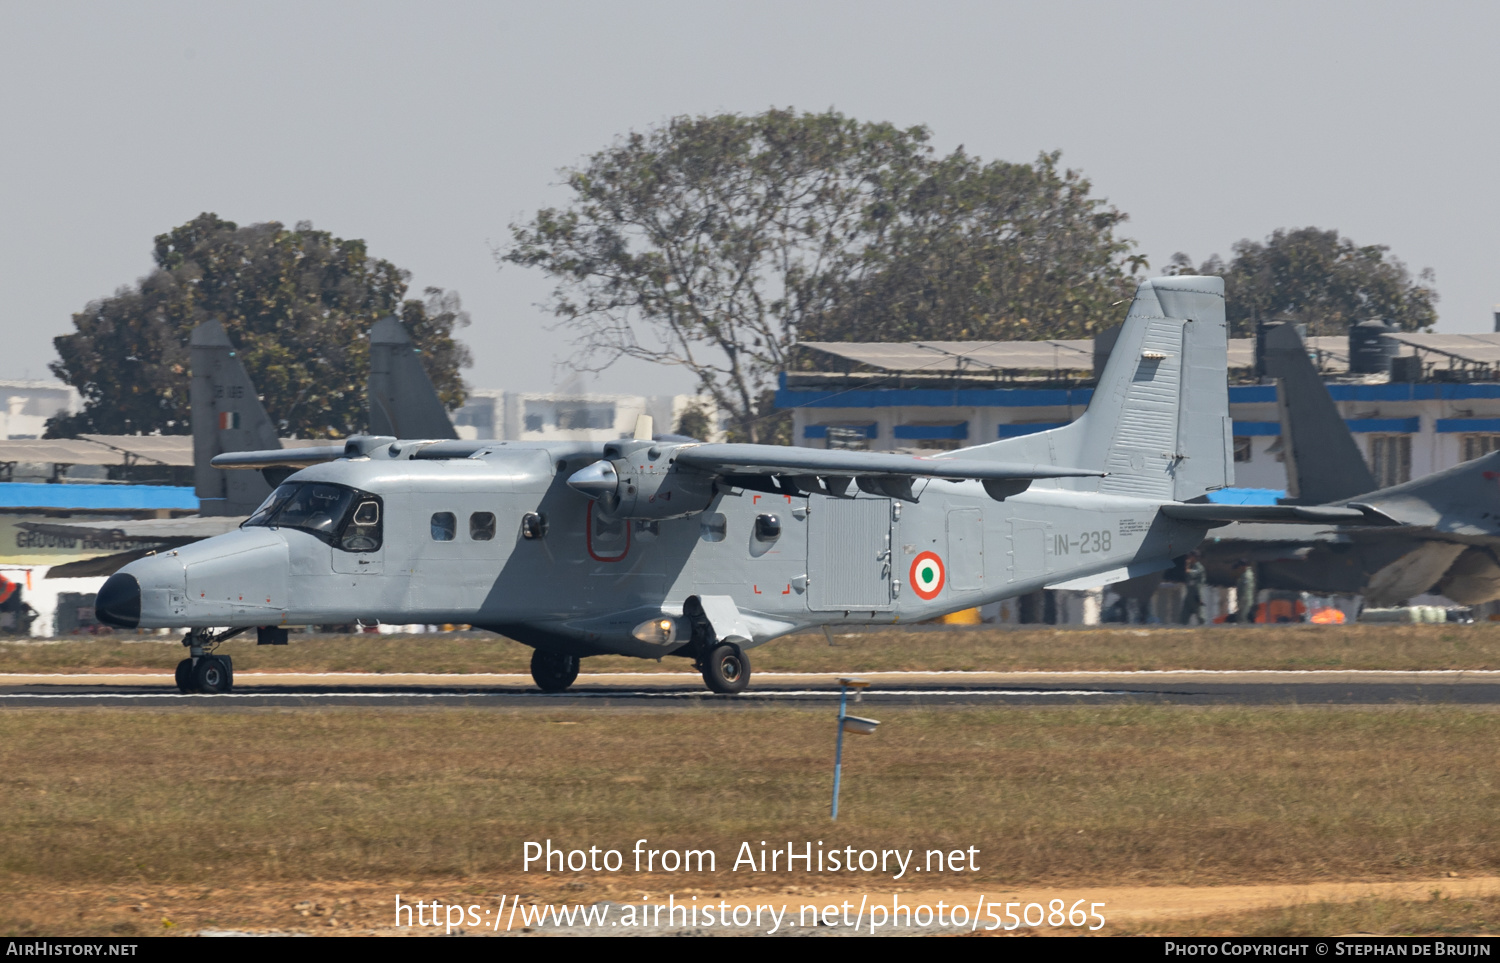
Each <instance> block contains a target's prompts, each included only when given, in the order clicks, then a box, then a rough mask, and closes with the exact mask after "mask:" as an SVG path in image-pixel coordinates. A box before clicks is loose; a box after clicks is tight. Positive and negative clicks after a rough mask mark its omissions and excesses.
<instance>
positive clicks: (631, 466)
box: [568, 441, 714, 519]
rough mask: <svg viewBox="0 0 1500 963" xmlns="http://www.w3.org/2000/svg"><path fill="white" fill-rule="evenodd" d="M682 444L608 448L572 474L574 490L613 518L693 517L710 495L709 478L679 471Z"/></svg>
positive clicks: (630, 444)
mask: <svg viewBox="0 0 1500 963" xmlns="http://www.w3.org/2000/svg"><path fill="white" fill-rule="evenodd" d="M679 447H681V446H680V445H663V444H657V443H655V442H649V441H626V442H617V443H612V444H609V445H606V446H605V448H604V454H605V457H604V458H602V459H600V460H599V461H596V462H594V463H593V464H592V465H589V466H587V467H585V468H582V469H580V470H579V471H577V472H574V473H573V475H572V476H571V477H570V478H569V479H568V485H569V487H571V488H572V489H573V490H575V491H577V492H580V493H582V494H584V495H587V496H588V497H589V498H592V499H594V500H595V501H597V502H598V503H599V506H600V507H601V508H603V509H604V510H605V511H606V512H607V513H608V514H610V515H611V516H613V517H615V518H639V519H663V518H680V517H682V516H684V515H694V514H697V513H698V512H701V511H703V510H704V509H706V508H708V506H709V503H710V502H711V501H712V500H713V497H714V484H713V477H712V476H711V475H706V474H704V473H703V472H700V471H696V470H694V469H690V468H678V467H677V465H676V464H675V463H674V460H673V453H674V452H675V451H676V450H677V449H678V448H679Z"/></svg>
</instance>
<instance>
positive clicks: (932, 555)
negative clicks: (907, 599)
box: [911, 552, 943, 602]
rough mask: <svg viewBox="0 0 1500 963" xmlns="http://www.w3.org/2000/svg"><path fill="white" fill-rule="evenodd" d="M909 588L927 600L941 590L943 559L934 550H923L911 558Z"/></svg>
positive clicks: (936, 595) (930, 599)
mask: <svg viewBox="0 0 1500 963" xmlns="http://www.w3.org/2000/svg"><path fill="white" fill-rule="evenodd" d="M911 590H912V591H913V592H916V593H917V595H918V596H919V597H921V598H922V599H925V600H926V601H928V602H931V601H932V600H933V599H935V598H937V597H938V593H939V592H941V591H942V590H943V560H942V559H940V558H938V556H937V553H936V552H923V553H922V554H921V555H918V556H917V557H916V558H914V559H912V560H911Z"/></svg>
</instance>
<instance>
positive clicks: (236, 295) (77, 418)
mask: <svg viewBox="0 0 1500 963" xmlns="http://www.w3.org/2000/svg"><path fill="white" fill-rule="evenodd" d="M153 257H154V260H155V262H156V268H155V270H153V271H152V272H151V274H150V275H148V276H147V277H145V278H143V279H141V281H140V282H139V283H138V284H137V285H136V286H135V287H131V288H121V289H120V290H118V291H116V292H115V295H114V296H113V297H110V298H104V299H102V300H99V301H94V302H92V303H90V304H89V305H88V307H87V308H85V309H84V310H83V311H81V312H79V313H77V314H75V315H73V325H74V327H75V329H76V331H75V333H73V334H68V335H63V336H61V337H58V338H55V339H54V340H53V344H54V345H55V346H56V347H57V353H58V358H59V360H57V361H55V362H53V363H52V364H51V366H50V367H51V369H52V372H53V374H55V375H57V377H59V378H61V379H62V380H64V381H66V382H68V383H69V384H71V385H73V386H74V387H76V388H77V389H78V390H79V392H80V393H81V394H82V396H83V399H84V408H83V410H82V411H81V412H79V413H78V414H77V415H71V416H70V415H59V416H57V417H56V418H53V419H52V420H51V421H50V422H48V427H47V434H48V437H53V438H59V437H71V436H74V435H77V434H79V433H83V432H97V433H102V434H136V433H141V434H146V433H154V432H160V433H163V434H186V433H188V432H190V431H191V430H192V428H191V424H190V421H189V418H190V412H189V410H188V384H189V374H190V372H189V370H188V365H189V353H188V338H189V336H190V334H191V332H192V329H193V328H194V327H196V326H197V325H198V324H200V323H201V322H203V321H205V320H208V319H210V318H216V319H218V320H219V321H221V322H222V323H223V324H224V327H225V329H226V330H227V331H228V333H229V336H230V338H231V339H232V340H233V341H234V342H235V344H236V345H237V347H238V349H239V352H240V358H241V360H242V361H243V362H244V365H245V368H246V370H247V371H248V372H249V374H250V377H251V379H252V380H254V382H255V385H256V387H257V389H258V390H259V391H260V393H261V400H262V402H263V403H264V405H265V407H266V410H267V412H268V413H270V415H271V417H272V419H273V420H276V421H278V422H280V424H281V430H282V431H283V432H285V433H289V434H295V435H299V436H302V437H313V438H316V437H342V436H345V435H349V434H353V433H356V432H359V431H362V430H364V429H365V427H366V424H367V420H368V416H367V411H366V401H365V380H366V377H367V375H368V372H369V343H368V341H367V340H366V337H365V334H366V332H367V331H368V330H369V328H370V325H372V324H373V323H374V322H375V321H377V320H379V319H380V318H382V317H385V316H387V315H390V314H395V315H396V316H397V317H399V318H400V319H401V321H402V322H403V324H405V326H406V329H407V331H408V332H409V333H410V334H411V337H412V340H413V342H415V344H416V345H417V347H418V348H419V349H421V351H422V353H423V356H424V359H425V361H426V368H427V372H428V374H429V375H430V376H431V377H432V381H433V384H434V385H435V386H436V387H437V389H438V392H439V394H440V395H441V396H442V398H443V401H444V402H445V403H446V404H447V405H449V407H457V406H459V405H461V404H462V403H463V399H464V388H463V382H462V379H461V378H460V377H459V373H458V372H459V369H460V368H461V367H465V366H467V365H468V364H469V363H470V360H469V352H468V349H467V348H465V347H464V346H463V345H462V344H461V343H459V342H458V341H456V340H454V337H453V333H454V330H455V329H456V328H460V327H463V326H465V325H467V324H468V323H469V317H468V315H467V314H466V313H465V312H464V311H463V307H462V305H461V303H460V301H459V297H458V295H457V294H456V293H454V292H449V291H443V290H442V289H440V288H428V289H427V290H426V292H425V294H426V298H425V300H403V299H404V297H405V294H406V290H407V282H408V280H409V279H410V274H409V273H408V272H406V271H403V270H401V269H399V268H397V267H396V266H395V265H394V264H392V263H391V262H389V261H386V260H381V259H377V258H372V257H370V255H369V254H368V252H367V251H366V249H365V242H364V241H360V240H345V239H343V238H337V237H334V236H333V235H332V234H330V233H328V232H327V231H316V230H313V228H312V226H311V225H310V224H308V223H306V222H303V223H299V224H298V225H297V226H296V228H295V229H293V230H287V229H286V228H285V227H283V226H282V225H280V224H277V223H275V222H268V223H265V224H253V225H250V226H248V227H239V226H238V225H236V224H234V223H233V222H231V221H226V220H223V219H222V218H220V217H219V216H218V215H216V214H200V215H199V216H198V217H196V218H194V219H193V220H191V221H189V222H188V223H186V224H184V225H182V226H181V227H178V228H175V229H173V230H172V231H169V232H167V233H166V234H162V235H159V236H158V237H157V238H156V247H155V251H154V253H153Z"/></svg>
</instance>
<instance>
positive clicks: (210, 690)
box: [193, 655, 234, 695]
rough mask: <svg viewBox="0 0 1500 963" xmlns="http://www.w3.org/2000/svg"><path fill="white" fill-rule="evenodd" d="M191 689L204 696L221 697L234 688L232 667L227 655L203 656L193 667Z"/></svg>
mask: <svg viewBox="0 0 1500 963" xmlns="http://www.w3.org/2000/svg"><path fill="white" fill-rule="evenodd" d="M193 687H194V688H195V689H196V690H197V691H198V692H202V693H204V694H205V695H221V694H223V693H225V692H228V691H229V690H230V689H233V688H234V667H233V666H232V665H231V664H230V662H229V656H227V655H205V656H203V657H202V658H200V659H199V660H198V664H197V665H196V666H194V667H193Z"/></svg>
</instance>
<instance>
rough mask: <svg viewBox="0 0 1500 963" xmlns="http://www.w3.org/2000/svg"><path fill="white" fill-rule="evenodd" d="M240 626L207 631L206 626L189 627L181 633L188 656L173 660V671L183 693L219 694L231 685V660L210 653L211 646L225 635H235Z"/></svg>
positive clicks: (226, 636) (232, 667)
mask: <svg viewBox="0 0 1500 963" xmlns="http://www.w3.org/2000/svg"><path fill="white" fill-rule="evenodd" d="M243 631H245V630H244V629H226V630H225V631H223V632H217V633H215V632H211V631H209V630H208V629H190V630H189V631H188V634H187V635H186V636H184V637H183V639H182V644H183V645H185V646H187V650H188V658H186V659H183V660H182V661H181V662H179V663H177V671H176V672H175V673H174V677H175V680H176V682H177V688H178V690H179V691H180V692H182V693H183V694H184V695H191V694H193V693H200V694H203V695H222V694H224V693H226V692H230V691H231V690H233V689H234V661H233V660H232V659H230V658H229V656H227V655H214V654H213V650H214V649H216V648H218V647H219V643H221V642H223V641H224V640H225V639H229V638H232V637H233V636H236V635H239V634H240V633H241V632H243Z"/></svg>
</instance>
